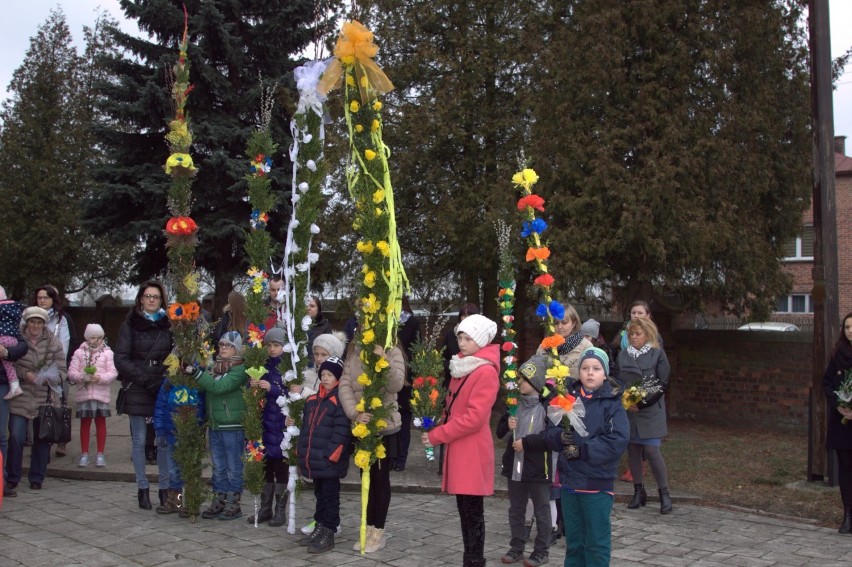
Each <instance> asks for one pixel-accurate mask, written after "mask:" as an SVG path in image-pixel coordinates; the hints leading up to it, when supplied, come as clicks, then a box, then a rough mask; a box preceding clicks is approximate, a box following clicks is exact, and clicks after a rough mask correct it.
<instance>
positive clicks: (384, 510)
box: [367, 457, 391, 530]
mask: <svg viewBox="0 0 852 567" xmlns="http://www.w3.org/2000/svg"><path fill="white" fill-rule="evenodd" d="M390 469H391V467H390V459H389V458H388V457H385V458H384V459H376V462H375V463H373V466H371V467H370V496H369V497H368V498H367V525H368V526H373V527H375V528H379V529H380V530H383V529H385V521H386V520H387V519H388V508H390V501H391V483H390Z"/></svg>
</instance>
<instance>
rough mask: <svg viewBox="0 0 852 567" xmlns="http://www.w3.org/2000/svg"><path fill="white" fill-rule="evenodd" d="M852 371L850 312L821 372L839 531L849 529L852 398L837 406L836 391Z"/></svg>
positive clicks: (851, 521)
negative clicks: (837, 494) (838, 502)
mask: <svg viewBox="0 0 852 567" xmlns="http://www.w3.org/2000/svg"><path fill="white" fill-rule="evenodd" d="M850 371H852V313H849V314H847V315H846V317H844V318H843V325H842V326H841V327H840V337H839V338H838V339H837V343H835V345H834V351H833V352H832V353H831V359H829V361H828V366H827V367H826V369H825V374H823V375H822V388H823V391H824V392H825V397H826V399H827V400H828V431H827V432H826V440H825V447H826V449H829V450H832V449H833V450H834V451H836V452H837V468H838V471H837V484H839V485H840V499H841V500H842V501H843V522H842V523H841V524H840V529H839V530H838V531H839V532H840V533H842V534H848V533H852V424H844V423H843V420H844V419H847V420H852V408H850V407H848V406H849V405H852V402H847V403H846V404H844V406H839V405H838V402H840V400H839V399H838V397H837V393H836V392H837V391H838V390H839V389H840V386H841V384H842V383H843V381H844V380H845V379H846V373H847V372H850Z"/></svg>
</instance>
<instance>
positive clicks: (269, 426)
mask: <svg viewBox="0 0 852 567" xmlns="http://www.w3.org/2000/svg"><path fill="white" fill-rule="evenodd" d="M280 363H281V357H280V356H276V357H273V358H270V359H269V360H267V361H266V369H267V370H268V371H269V372H267V373H266V374H265V375H264V376H263V378H262V380H266V381H267V382H269V391H268V392H266V405H264V406H263V415H262V416H261V418H260V419H261V422H262V423H263V446H264V447H266V456H267V457H269V458H270V459H280V458H282V457H286V456H287V455H285V454H284V453H283V452H282V451H281V441H283V440H284V430H285V429H286V428H287V426H286V425H284V414H283V413H281V407H280V406H279V405H278V402H277V401H276V400H278V396H286V395H287V394H288V389H287V387H286V386H285V385H284V381H283V380H281V371H280V370H278V365H279V364H280Z"/></svg>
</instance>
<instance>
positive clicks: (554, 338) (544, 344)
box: [541, 334, 565, 350]
mask: <svg viewBox="0 0 852 567" xmlns="http://www.w3.org/2000/svg"><path fill="white" fill-rule="evenodd" d="M564 342H565V337H563V336H562V335H558V334H554V335H550V336H549V337H544V340H543V341H541V348H543V349H544V350H550V349H553V348H556V347H558V346H559V345H561V344H563V343H564Z"/></svg>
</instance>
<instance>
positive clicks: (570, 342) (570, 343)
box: [556, 333, 583, 356]
mask: <svg viewBox="0 0 852 567" xmlns="http://www.w3.org/2000/svg"><path fill="white" fill-rule="evenodd" d="M582 340H583V335H582V334H580V333H574V334H573V335H568V336H567V337H565V342H564V343H562V344H561V345H559V346H558V347H556V352H557V353H558V354H559V356H562V355H565V354H568V353H569V352H571V351H572V350H574V349H575V348H577V345H579V344H580V341H582Z"/></svg>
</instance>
